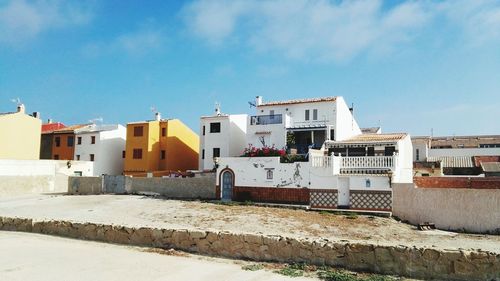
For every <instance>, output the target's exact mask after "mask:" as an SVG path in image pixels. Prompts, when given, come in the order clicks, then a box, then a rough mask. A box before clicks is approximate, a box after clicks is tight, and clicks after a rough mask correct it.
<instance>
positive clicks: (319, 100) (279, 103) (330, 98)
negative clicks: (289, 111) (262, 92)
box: [257, 97, 337, 107]
mask: <svg viewBox="0 0 500 281" xmlns="http://www.w3.org/2000/svg"><path fill="white" fill-rule="evenodd" d="M336 100H337V97H323V98H309V99H295V100H284V101H270V102H264V103H262V104H260V105H257V107H260V106H272V105H288V104H298V103H312V102H325V101H336Z"/></svg>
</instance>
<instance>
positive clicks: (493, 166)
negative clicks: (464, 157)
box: [481, 162, 500, 173]
mask: <svg viewBox="0 0 500 281" xmlns="http://www.w3.org/2000/svg"><path fill="white" fill-rule="evenodd" d="M481 168H483V171H484V172H490V173H492V172H493V173H499V172H500V162H481Z"/></svg>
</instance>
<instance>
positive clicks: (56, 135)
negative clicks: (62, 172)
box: [40, 124, 92, 160]
mask: <svg viewBox="0 0 500 281" xmlns="http://www.w3.org/2000/svg"><path fill="white" fill-rule="evenodd" d="M91 126H92V124H79V125H72V126H68V127H64V128H61V129H56V130H52V131H50V130H48V131H46V132H42V138H43V139H44V142H43V143H42V147H41V149H40V155H43V156H44V157H49V156H50V158H43V159H53V160H75V132H76V131H77V130H80V129H85V128H89V127H91ZM48 139H49V140H48ZM50 139H51V140H50Z"/></svg>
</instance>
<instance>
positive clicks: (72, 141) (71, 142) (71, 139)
mask: <svg viewBox="0 0 500 281" xmlns="http://www.w3.org/2000/svg"><path fill="white" fill-rule="evenodd" d="M66 143H67V145H68V147H72V146H73V145H74V144H75V137H74V136H68V138H67V139H66Z"/></svg>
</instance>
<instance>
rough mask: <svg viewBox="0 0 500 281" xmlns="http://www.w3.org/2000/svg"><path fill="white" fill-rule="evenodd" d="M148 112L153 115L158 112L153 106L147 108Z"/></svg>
mask: <svg viewBox="0 0 500 281" xmlns="http://www.w3.org/2000/svg"><path fill="white" fill-rule="evenodd" d="M149 110H151V112H153V113H158V110H157V109H156V107H154V106H151V107H150V108H149Z"/></svg>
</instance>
